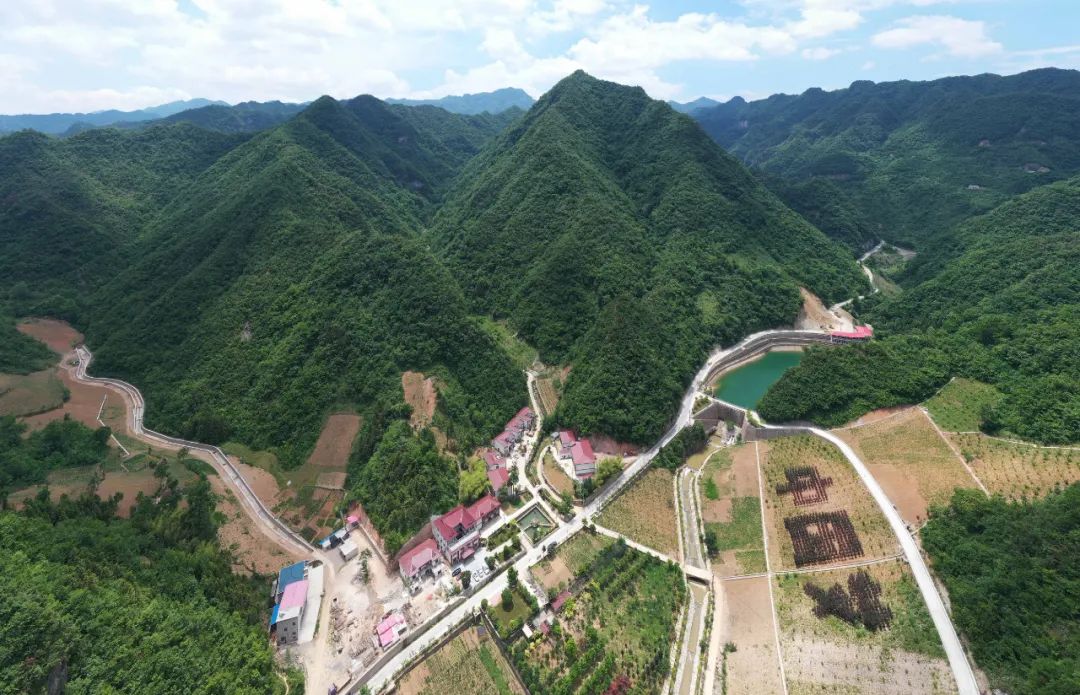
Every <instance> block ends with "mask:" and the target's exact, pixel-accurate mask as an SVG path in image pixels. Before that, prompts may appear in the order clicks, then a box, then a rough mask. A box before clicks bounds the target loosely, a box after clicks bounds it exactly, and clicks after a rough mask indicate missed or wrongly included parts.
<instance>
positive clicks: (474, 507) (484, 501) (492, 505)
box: [469, 494, 500, 519]
mask: <svg viewBox="0 0 1080 695" xmlns="http://www.w3.org/2000/svg"><path fill="white" fill-rule="evenodd" d="M499 507H500V505H499V500H497V499H495V498H494V497H492V496H491V495H490V494H487V495H484V496H483V497H481V498H480V499H478V500H476V501H475V502H473V503H472V504H471V505H470V506H469V513H470V514H472V515H473V517H474V518H476V519H481V518H483V517H485V516H487V515H488V514H491V513H492V512H494V511H498V509H499Z"/></svg>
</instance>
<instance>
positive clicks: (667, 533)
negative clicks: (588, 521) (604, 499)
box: [596, 468, 679, 557]
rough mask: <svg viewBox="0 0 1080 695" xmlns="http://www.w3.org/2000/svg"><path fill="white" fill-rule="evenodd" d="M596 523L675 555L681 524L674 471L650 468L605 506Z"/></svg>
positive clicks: (677, 548) (667, 553)
mask: <svg viewBox="0 0 1080 695" xmlns="http://www.w3.org/2000/svg"><path fill="white" fill-rule="evenodd" d="M596 523H597V524H599V525H600V526H604V527H606V528H609V529H611V530H612V531H617V532H619V533H621V534H624V535H626V537H628V538H631V539H633V540H635V541H637V542H638V543H642V544H644V545H647V546H649V547H650V548H655V549H657V550H659V551H660V552H662V553H665V554H666V555H669V556H671V557H676V556H677V555H678V553H679V525H678V514H676V511H675V494H674V484H673V476H672V474H671V473H670V472H668V471H667V470H666V469H663V468H650V469H649V470H648V471H646V472H645V473H644V474H643V475H642V476H641V477H640V478H638V479H637V480H635V481H634V482H633V483H631V484H630V485H629V486H627V487H626V488H624V489H623V491H622V492H620V493H619V496H618V497H616V498H615V499H614V500H612V501H611V502H609V503H608V504H607V506H605V507H604V511H602V512H601V513H600V514H599V515H598V516H597V517H596Z"/></svg>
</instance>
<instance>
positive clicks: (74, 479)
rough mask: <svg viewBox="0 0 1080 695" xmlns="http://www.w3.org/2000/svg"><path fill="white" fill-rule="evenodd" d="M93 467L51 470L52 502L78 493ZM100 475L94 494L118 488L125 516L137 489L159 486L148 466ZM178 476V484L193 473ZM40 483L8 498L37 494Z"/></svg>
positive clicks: (18, 501) (148, 490)
mask: <svg viewBox="0 0 1080 695" xmlns="http://www.w3.org/2000/svg"><path fill="white" fill-rule="evenodd" d="M96 470H97V469H96V467H94V466H90V467H87V468H70V469H65V470H60V471H54V472H52V473H50V474H49V478H48V481H49V482H48V485H49V497H50V498H51V499H52V500H53V501H54V502H55V501H56V500H59V499H60V497H61V496H63V495H67V496H68V497H78V496H79V495H81V494H82V493H83V492H85V491H86V489H87V486H88V485H89V484H90V481H91V480H92V478H93V476H94V473H95V472H96ZM103 475H104V477H103V478H102V480H101V482H100V483H99V484H98V487H97V496H98V497H101V498H102V499H107V498H109V497H112V496H113V495H115V494H116V493H118V492H119V493H121V494H122V495H123V499H122V500H121V501H120V506H119V508H118V509H117V514H118V515H119V516H121V517H125V518H126V517H127V516H128V515H129V514H131V508H132V507H134V506H135V502H136V498H137V497H138V496H139V493H140V492H141V493H143V494H147V495H149V494H152V493H154V492H155V491H156V490H157V489H158V480H157V479H156V478H155V477H154V472H153V471H152V470H151V469H150V468H149V467H146V468H141V469H140V470H137V471H131V472H127V471H124V470H122V469H121V470H109V471H105V472H104V474H103ZM178 479H179V480H180V482H181V484H184V483H187V482H190V481H191V480H192V479H194V474H191V475H187V476H185V477H184V478H178ZM40 487H41V486H37V485H35V486H32V487H29V488H24V489H22V490H18V491H16V492H14V493H12V494H11V495H10V496H9V497H8V501H9V502H10V503H11V504H13V505H21V504H22V503H23V502H24V501H25V500H27V499H29V498H31V497H33V496H34V495H36V494H37V492H38V490H39V489H40Z"/></svg>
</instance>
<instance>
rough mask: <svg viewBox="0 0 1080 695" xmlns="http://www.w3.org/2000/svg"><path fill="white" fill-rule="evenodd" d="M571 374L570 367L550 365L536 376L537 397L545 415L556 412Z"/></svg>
mask: <svg viewBox="0 0 1080 695" xmlns="http://www.w3.org/2000/svg"><path fill="white" fill-rule="evenodd" d="M569 374H570V368H569V367H565V368H563V367H548V368H546V369H544V370H543V371H542V372H540V373H539V374H538V375H537V376H536V382H535V383H536V397H537V399H539V401H540V406H541V408H543V410H544V413H543V414H544V416H545V417H546V416H548V415H550V414H551V413H553V412H555V407H556V406H557V405H559V394H560V393H562V386H563V383H564V382H565V381H566V377H567V376H569Z"/></svg>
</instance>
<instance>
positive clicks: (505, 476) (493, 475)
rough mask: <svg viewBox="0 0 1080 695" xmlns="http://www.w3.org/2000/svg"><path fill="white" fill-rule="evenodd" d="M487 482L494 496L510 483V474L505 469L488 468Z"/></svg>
mask: <svg viewBox="0 0 1080 695" xmlns="http://www.w3.org/2000/svg"><path fill="white" fill-rule="evenodd" d="M487 477H488V482H489V483H491V489H492V490H493V491H494V492H495V494H499V490H501V489H503V487H505V486H506V484H507V483H509V482H510V473H509V471H507V470H506V469H505V468H489V469H488V472H487Z"/></svg>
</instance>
